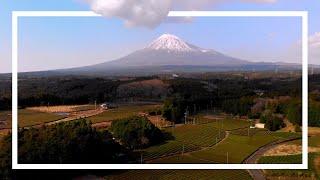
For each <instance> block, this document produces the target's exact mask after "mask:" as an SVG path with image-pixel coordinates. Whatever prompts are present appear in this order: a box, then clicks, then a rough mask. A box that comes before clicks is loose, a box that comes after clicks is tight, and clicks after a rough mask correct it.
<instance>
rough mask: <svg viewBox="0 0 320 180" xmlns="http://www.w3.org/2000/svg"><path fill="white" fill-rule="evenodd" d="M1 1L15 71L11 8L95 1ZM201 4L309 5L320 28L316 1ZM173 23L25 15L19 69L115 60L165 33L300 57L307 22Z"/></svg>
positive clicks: (245, 53) (267, 57)
mask: <svg viewBox="0 0 320 180" xmlns="http://www.w3.org/2000/svg"><path fill="white" fill-rule="evenodd" d="M0 4H1V6H0V27H1V28H0V39H1V43H0V73H1V72H10V71H11V54H10V53H11V11H13V10H16V11H17V10H90V6H89V5H88V4H87V3H85V2H82V1H80V0H66V1H53V0H48V1H40V0H29V1H17V0H13V1H5V0H0ZM197 8H198V9H197V10H308V11H309V15H310V17H309V19H310V22H309V34H310V36H313V35H314V34H315V33H316V32H320V21H319V19H317V18H318V17H319V16H320V1H316V0H306V1H301V0H278V1H276V2H273V3H262V2H260V3H252V2H243V1H232V0H229V1H226V2H224V1H220V2H219V3H210V4H208V5H206V6H205V8H204V7H197ZM173 9H183V7H178V6H176V7H173ZM186 10H188V9H186ZM173 22H174V21H173ZM173 22H171V23H168V22H165V23H162V24H160V25H159V26H157V27H156V28H154V29H150V28H144V27H126V26H124V25H123V21H122V20H121V19H118V18H104V17H86V18H83V17H82V18H80V17H75V18H65V17H64V18H61V17H60V18H57V17H50V18H48V17H41V18H39V17H37V18H35V17H33V18H22V19H21V20H20V21H19V70H20V71H35V70H46V69H56V68H65V67H75V66H83V65H89V64H95V63H100V62H104V61H107V60H113V59H115V58H118V57H121V56H123V55H125V54H128V53H130V52H132V51H134V50H137V49H140V48H143V47H145V46H146V45H148V44H149V43H150V42H151V41H152V40H153V39H155V38H157V37H158V36H160V35H161V34H163V33H172V34H175V35H177V36H179V37H180V38H182V39H183V40H185V41H187V42H190V43H192V44H194V45H197V46H200V47H203V48H212V49H215V50H217V51H220V52H222V53H225V54H228V55H231V56H235V57H239V58H243V59H248V60H252V61H286V62H299V61H300V59H301V57H300V52H299V51H300V49H299V48H298V47H299V40H300V38H301V29H300V24H301V21H300V19H298V18H294V17H282V18H267V17H263V18H261V17H260V18H253V17H251V18H240V17H237V18H208V17H206V18H205V17H202V18H196V19H193V20H191V21H188V22H178V23H177V22H176V23H173ZM319 42H320V40H319ZM316 48H317V47H316ZM316 48H315V49H314V50H313V51H315V52H316V53H314V52H313V53H312V57H311V59H310V63H315V64H320V61H319V59H320V56H317V55H318V54H317V52H319V51H320V48H319V49H316ZM318 58H319V59H318Z"/></svg>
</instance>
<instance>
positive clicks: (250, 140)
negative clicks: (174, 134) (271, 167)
mask: <svg viewBox="0 0 320 180" xmlns="http://www.w3.org/2000/svg"><path fill="white" fill-rule="evenodd" d="M276 139H277V138H275V137H273V136H270V135H264V134H262V135H261V134H257V135H255V136H249V137H248V136H239V135H232V134H231V135H230V136H229V137H228V138H227V139H226V140H224V141H223V142H221V143H220V144H219V145H217V146H215V147H213V148H210V149H207V150H204V151H197V152H194V153H191V155H192V156H194V157H196V158H200V159H206V160H210V161H212V162H215V163H241V162H242V161H243V160H244V159H245V158H246V157H248V156H249V155H250V154H252V153H253V152H254V151H255V150H256V149H258V148H259V147H261V146H263V145H265V144H268V143H270V142H272V141H275V140H276ZM227 156H228V157H227Z"/></svg>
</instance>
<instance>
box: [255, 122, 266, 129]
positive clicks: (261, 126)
mask: <svg viewBox="0 0 320 180" xmlns="http://www.w3.org/2000/svg"><path fill="white" fill-rule="evenodd" d="M264 126H265V124H264V123H257V124H255V127H256V128H259V129H264Z"/></svg>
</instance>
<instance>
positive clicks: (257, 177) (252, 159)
mask: <svg viewBox="0 0 320 180" xmlns="http://www.w3.org/2000/svg"><path fill="white" fill-rule="evenodd" d="M297 139H300V138H292V139H288V140H284V141H275V142H272V143H269V144H267V145H265V146H262V147H261V148H259V149H258V150H257V151H255V152H254V153H253V154H251V155H250V156H249V157H248V158H247V159H245V160H244V161H243V163H244V164H257V163H258V160H259V159H260V158H261V157H262V156H263V154H264V153H265V152H267V151H268V150H270V149H273V148H275V147H276V146H278V145H280V144H284V143H287V142H290V141H294V140H297ZM248 171H249V173H250V175H251V176H252V178H253V179H254V180H265V179H266V178H265V176H264V173H263V170H261V169H248Z"/></svg>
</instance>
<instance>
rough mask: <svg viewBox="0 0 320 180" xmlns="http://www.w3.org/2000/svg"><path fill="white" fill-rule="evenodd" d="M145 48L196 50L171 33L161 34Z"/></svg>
mask: <svg viewBox="0 0 320 180" xmlns="http://www.w3.org/2000/svg"><path fill="white" fill-rule="evenodd" d="M147 49H153V50H168V51H181V52H188V51H196V50H197V49H194V48H192V47H190V46H189V45H188V44H187V43H185V42H184V41H183V40H181V39H180V38H178V37H177V36H174V35H171V34H163V35H162V36H160V37H159V38H158V39H156V40H154V41H153V42H152V43H151V44H150V45H149V46H148V47H147Z"/></svg>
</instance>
